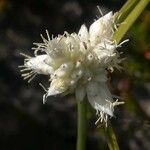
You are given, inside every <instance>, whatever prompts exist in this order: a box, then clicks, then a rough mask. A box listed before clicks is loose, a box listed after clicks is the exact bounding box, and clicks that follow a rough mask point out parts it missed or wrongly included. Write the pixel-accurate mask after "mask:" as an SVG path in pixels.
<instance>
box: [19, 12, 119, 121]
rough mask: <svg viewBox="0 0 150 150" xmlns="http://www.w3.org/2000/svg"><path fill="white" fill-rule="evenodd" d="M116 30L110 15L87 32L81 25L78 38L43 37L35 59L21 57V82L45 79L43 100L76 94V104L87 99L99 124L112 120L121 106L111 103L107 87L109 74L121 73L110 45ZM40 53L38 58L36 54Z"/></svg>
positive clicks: (112, 17)
mask: <svg viewBox="0 0 150 150" xmlns="http://www.w3.org/2000/svg"><path fill="white" fill-rule="evenodd" d="M114 30H115V23H114V16H113V13H112V12H109V13H108V14H106V15H104V16H102V17H101V18H99V19H97V20H96V21H95V22H94V23H93V24H92V25H91V26H90V28H89V30H88V29H87V27H86V26H85V25H82V26H81V28H80V30H79V32H78V34H76V33H72V34H69V33H67V32H64V34H63V35H58V36H57V37H55V38H53V37H52V38H50V36H49V33H48V31H46V33H47V38H44V37H43V36H42V35H41V37H42V40H43V43H34V45H35V47H34V48H33V49H34V55H35V56H34V57H30V56H27V55H25V54H24V56H25V57H26V59H25V61H24V65H23V66H21V67H22V70H21V72H23V74H22V76H23V77H24V79H28V81H29V82H30V81H31V80H32V79H33V78H34V77H35V75H36V74H44V75H48V76H49V77H50V78H49V82H50V86H49V87H48V89H47V90H46V94H44V96H43V103H45V102H46V100H47V97H48V96H53V95H58V94H60V95H61V94H62V95H64V94H68V93H75V96H76V99H77V100H81V101H82V100H83V99H84V97H85V96H87V98H88V100H89V102H90V104H91V105H92V107H94V108H95V109H96V112H97V115H98V117H99V119H98V121H101V122H106V123H107V118H108V116H113V112H114V107H115V106H116V105H119V104H122V102H117V101H115V102H113V96H112V95H111V93H110V91H109V89H108V87H107V80H108V70H111V71H113V68H117V69H120V66H119V64H120V62H121V61H122V59H120V54H119V52H118V51H117V50H116V48H117V47H120V46H121V45H122V43H121V44H119V45H117V44H116V43H115V41H112V40H111V39H112V36H113V33H114ZM39 51H40V52H42V53H40V54H38V52H39Z"/></svg>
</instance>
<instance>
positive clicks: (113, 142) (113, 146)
mask: <svg viewBox="0 0 150 150" xmlns="http://www.w3.org/2000/svg"><path fill="white" fill-rule="evenodd" d="M105 135H106V139H107V144H108V147H109V149H110V150H119V146H118V143H117V138H116V135H115V133H114V131H113V128H112V126H111V125H110V126H109V127H108V128H107V129H106V133H105Z"/></svg>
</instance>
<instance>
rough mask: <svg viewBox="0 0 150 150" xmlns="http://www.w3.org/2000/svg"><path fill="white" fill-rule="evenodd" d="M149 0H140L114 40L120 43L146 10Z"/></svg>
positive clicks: (115, 34) (116, 33)
mask: <svg viewBox="0 0 150 150" xmlns="http://www.w3.org/2000/svg"><path fill="white" fill-rule="evenodd" d="M148 3H149V0H140V1H139V3H138V4H137V5H136V7H135V8H134V9H133V10H132V12H131V13H130V14H129V15H128V17H127V18H126V19H125V20H124V23H123V24H121V25H120V27H119V28H118V31H116V32H115V33H114V36H113V39H114V40H115V41H116V42H117V43H119V42H120V40H121V39H122V37H123V36H124V35H125V33H126V32H127V31H128V29H129V28H130V27H131V26H132V24H133V23H134V22H135V20H136V19H137V18H138V16H139V15H140V14H141V12H142V11H143V10H144V8H145V7H146V6H147V5H148Z"/></svg>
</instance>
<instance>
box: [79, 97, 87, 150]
mask: <svg viewBox="0 0 150 150" xmlns="http://www.w3.org/2000/svg"><path fill="white" fill-rule="evenodd" d="M77 103H78V106H77V107H78V115H77V117H78V129H77V150H85V145H86V120H87V116H86V100H83V101H80V100H78V102H77Z"/></svg>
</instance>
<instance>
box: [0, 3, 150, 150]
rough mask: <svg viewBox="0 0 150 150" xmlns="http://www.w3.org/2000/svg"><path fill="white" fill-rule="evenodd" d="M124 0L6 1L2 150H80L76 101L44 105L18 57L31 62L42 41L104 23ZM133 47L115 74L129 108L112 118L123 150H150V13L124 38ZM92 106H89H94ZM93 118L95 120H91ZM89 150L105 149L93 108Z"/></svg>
mask: <svg viewBox="0 0 150 150" xmlns="http://www.w3.org/2000/svg"><path fill="white" fill-rule="evenodd" d="M124 2H125V0H122V1H120V0H82V1H81V0H70V1H69V0H68V1H67V0H26V1H19V0H0V150H27V149H28V150H30V149H32V150H33V149H36V150H41V149H42V150H75V148H76V127H77V126H76V124H77V122H76V120H77V118H76V101H75V100H74V97H73V96H72V95H68V96H66V97H64V98H61V97H50V98H49V99H48V101H47V104H45V105H43V104H42V95H43V94H44V91H43V90H42V88H41V87H40V86H39V84H38V83H39V82H42V83H43V84H44V85H45V86H46V87H48V83H47V78H46V77H45V76H42V77H36V79H34V80H33V81H32V82H31V83H30V84H28V83H27V82H26V81H23V79H22V78H21V76H20V72H19V69H18V65H22V64H23V58H22V56H20V55H19V53H20V52H23V53H26V54H29V55H32V54H33V51H32V50H31V47H32V43H33V42H41V41H42V40H41V38H40V34H41V33H42V34H45V29H48V31H49V34H50V35H52V34H53V35H54V36H56V35H57V34H63V32H64V31H68V32H69V33H71V32H77V31H78V30H79V28H80V26H81V25H82V24H83V23H85V24H86V25H87V26H88V27H89V26H90V24H91V23H92V22H93V20H94V19H95V18H96V15H98V16H99V12H98V10H97V7H96V6H97V5H99V6H100V8H101V10H102V11H103V12H104V14H105V13H107V12H108V11H110V10H113V11H117V10H119V9H120V8H121V7H122V5H123V4H124ZM126 38H129V40H130V41H129V42H128V43H125V44H124V45H123V47H122V48H120V49H118V51H120V52H123V54H122V55H121V56H122V57H125V58H126V59H125V61H124V63H123V66H124V70H122V72H119V71H115V72H114V74H113V75H112V78H111V91H112V93H113V94H115V95H118V96H119V97H121V99H123V100H124V101H125V105H123V106H120V107H118V108H116V111H115V116H116V117H114V118H112V119H111V121H112V126H113V127H114V130H115V132H116V136H117V138H118V142H119V146H120V149H121V150H149V148H150V9H149V6H148V7H147V8H146V9H145V11H144V12H143V13H142V14H141V16H140V17H139V18H138V20H137V21H136V23H135V24H134V25H133V26H132V28H131V29H130V30H129V32H128V33H127V34H126V37H125V38H124V39H126ZM89 107H90V106H89ZM91 114H92V115H91ZM88 118H89V120H88V131H87V132H88V133H87V134H88V138H87V150H107V149H108V146H107V143H106V139H105V136H104V135H103V133H102V132H101V128H100V127H96V126H95V124H94V122H95V120H96V117H95V112H94V113H93V112H92V111H91V109H89V114H88Z"/></svg>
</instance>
